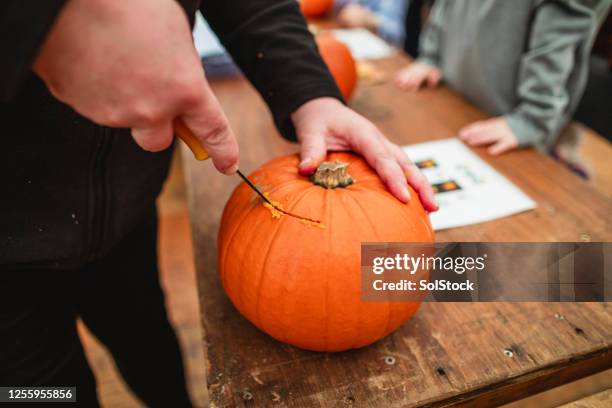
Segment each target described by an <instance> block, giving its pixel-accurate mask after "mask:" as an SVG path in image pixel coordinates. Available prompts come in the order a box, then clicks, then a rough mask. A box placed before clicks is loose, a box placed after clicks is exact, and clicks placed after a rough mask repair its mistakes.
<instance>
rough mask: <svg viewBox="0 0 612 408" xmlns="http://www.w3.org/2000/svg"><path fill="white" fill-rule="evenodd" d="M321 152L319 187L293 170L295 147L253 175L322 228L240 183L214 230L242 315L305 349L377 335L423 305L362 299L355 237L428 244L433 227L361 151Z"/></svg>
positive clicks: (362, 342)
mask: <svg viewBox="0 0 612 408" xmlns="http://www.w3.org/2000/svg"><path fill="white" fill-rule="evenodd" d="M327 159H328V160H330V161H331V162H326V163H323V164H322V165H321V166H320V167H319V170H321V169H323V166H326V167H325V169H324V170H326V171H327V173H326V176H325V177H322V178H319V179H316V178H315V180H314V181H315V182H317V183H321V184H322V185H323V186H321V185H316V184H314V182H313V181H311V180H310V179H309V178H308V177H304V176H300V175H299V174H298V171H297V168H298V163H299V157H298V156H297V155H291V156H285V157H281V158H278V159H276V160H272V161H270V162H268V163H267V164H265V165H263V166H262V167H260V168H259V169H258V170H256V171H255V172H254V173H252V174H251V175H250V179H251V180H253V181H254V182H255V183H256V184H257V185H258V186H260V187H261V188H262V190H263V191H265V192H267V193H268V194H269V197H270V199H271V200H273V201H276V202H277V203H278V204H280V205H281V206H282V208H284V209H285V210H288V211H291V212H292V213H295V214H299V215H301V216H304V217H309V218H312V219H316V220H320V221H321V222H322V223H323V224H324V228H319V227H317V226H316V225H310V224H308V223H304V222H303V221H302V220H299V219H297V218H293V217H290V216H288V215H281V214H278V213H276V214H273V211H271V210H270V208H266V207H264V205H263V203H262V200H261V199H259V198H258V197H257V196H256V195H254V193H253V192H252V191H251V190H250V189H249V187H248V186H247V185H246V184H244V183H242V184H240V185H239V186H238V187H237V188H236V190H234V192H233V194H232V196H231V198H230V199H229V201H228V203H227V205H226V207H225V210H224V212H223V218H222V220H221V228H220V231H219V240H218V247H219V257H218V259H219V274H220V279H221V282H222V285H223V288H224V289H225V291H226V293H227V295H228V296H229V298H230V299H231V301H232V303H233V304H234V305H235V306H236V308H237V309H238V310H239V311H240V313H242V315H243V316H244V317H246V318H247V319H248V320H249V321H251V322H252V323H253V324H254V325H255V326H257V327H258V328H259V329H261V330H263V331H264V332H266V333H268V334H269V335H270V336H272V337H274V338H276V339H278V340H280V341H283V342H286V343H289V344H292V345H294V346H297V347H300V348H304V349H309V350H315V351H342V350H347V349H352V348H358V347H363V346H366V345H368V344H371V343H373V342H375V341H377V340H379V339H381V338H383V337H384V336H386V335H387V334H389V333H391V332H393V331H394V330H395V329H397V328H398V327H399V326H400V325H401V324H402V323H404V322H405V321H406V320H407V319H409V318H410V317H411V316H412V315H413V314H414V313H415V312H416V310H417V309H418V307H419V305H420V302H363V301H362V300H361V265H360V263H361V262H360V261H361V257H360V255H361V245H360V244H361V243H362V242H392V241H397V242H433V239H434V233H433V231H432V228H431V224H430V223H429V218H428V215H427V213H426V212H425V210H424V209H423V207H422V205H421V203H420V201H419V200H418V199H417V198H416V197H418V195H417V194H416V193H415V192H414V191H411V193H412V197H414V198H413V199H412V200H410V202H409V203H408V204H404V203H401V202H400V201H398V200H397V199H396V198H395V197H393V196H392V195H391V193H389V192H388V191H387V189H386V187H385V186H384V184H383V183H382V182H381V180H380V179H379V177H378V176H377V175H376V173H375V172H374V170H372V169H371V168H370V167H369V166H368V164H367V163H366V162H365V161H364V160H363V159H362V158H360V157H359V156H356V155H353V154H351V153H330V154H329V155H328V157H327ZM339 163H340V164H339ZM347 165H348V166H347ZM317 174H318V173H317ZM322 174H325V172H323V173H322ZM351 177H352V178H351ZM351 181H352V183H351ZM334 183H336V184H337V187H336V188H333V189H331V188H329V187H331V186H332V185H334Z"/></svg>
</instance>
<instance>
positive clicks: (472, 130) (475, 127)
mask: <svg viewBox="0 0 612 408" xmlns="http://www.w3.org/2000/svg"><path fill="white" fill-rule="evenodd" d="M459 138H460V139H461V140H463V141H464V142H465V143H467V144H468V145H470V146H489V145H490V147H489V148H488V149H487V151H488V152H489V154H491V155H493V156H497V155H499V154H502V153H504V152H507V151H509V150H512V149H514V148H516V147H517V146H518V140H517V138H516V135H515V134H514V132H513V131H512V129H510V126H508V122H507V121H506V119H504V118H503V117H498V118H493V119H488V120H483V121H480V122H474V123H472V124H470V125H467V126H466V127H464V128H463V129H461V130H460V131H459Z"/></svg>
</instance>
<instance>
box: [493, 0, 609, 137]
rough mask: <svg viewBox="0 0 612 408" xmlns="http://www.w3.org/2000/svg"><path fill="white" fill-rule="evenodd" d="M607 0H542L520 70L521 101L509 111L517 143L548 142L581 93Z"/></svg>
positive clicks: (563, 122) (567, 117) (559, 127)
mask: <svg viewBox="0 0 612 408" xmlns="http://www.w3.org/2000/svg"><path fill="white" fill-rule="evenodd" d="M609 5H610V2H609V0H592V1H590V2H585V1H575V0H556V1H546V2H543V3H542V5H541V6H540V7H539V9H538V10H537V11H536V14H535V17H534V20H533V23H532V28H531V35H530V38H529V44H528V50H527V52H526V53H525V54H524V56H523V59H522V62H521V65H520V70H519V73H518V83H517V85H518V86H517V93H518V96H519V99H520V103H519V105H518V106H517V107H516V108H515V109H514V111H513V112H512V113H510V114H508V115H506V116H505V119H506V120H507V123H508V125H509V127H510V129H511V130H512V132H513V133H514V135H515V136H516V139H517V142H518V144H519V145H537V146H545V147H550V146H551V145H552V144H554V142H555V140H556V137H557V135H558V133H559V131H560V130H561V129H562V127H563V126H565V125H566V124H567V121H568V120H569V118H570V116H571V114H572V113H573V112H572V111H573V110H574V109H575V106H576V103H577V102H578V99H579V98H580V96H581V94H582V92H583V90H584V86H585V82H586V75H581V76H580V77H577V75H578V74H579V73H581V72H585V69H586V64H587V63H588V53H589V50H590V48H591V46H592V41H593V38H594V35H595V33H596V30H597V26H598V22H599V21H600V20H601V18H602V17H603V16H604V15H605V11H606V10H607V9H608V8H609Z"/></svg>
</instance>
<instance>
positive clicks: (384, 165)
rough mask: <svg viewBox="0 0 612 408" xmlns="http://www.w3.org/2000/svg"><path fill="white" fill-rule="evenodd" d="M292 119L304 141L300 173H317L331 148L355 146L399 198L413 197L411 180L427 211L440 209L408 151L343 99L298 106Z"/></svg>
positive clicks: (299, 136)
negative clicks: (394, 142)
mask: <svg viewBox="0 0 612 408" xmlns="http://www.w3.org/2000/svg"><path fill="white" fill-rule="evenodd" d="M291 119H292V120H293V124H294V126H295V129H296V132H297V137H298V140H299V141H300V143H301V145H302V146H301V163H300V169H299V170H300V174H303V175H310V174H312V173H314V172H315V170H316V169H317V167H318V166H319V164H320V163H321V162H322V161H323V160H324V159H325V156H326V154H327V151H328V150H335V151H339V150H353V151H355V152H357V153H359V154H361V155H362V156H363V157H364V158H365V159H366V161H367V162H368V163H369V164H370V166H372V168H374V169H375V170H376V172H377V173H378V175H379V176H380V178H381V179H382V180H383V181H384V183H385V184H386V185H387V187H388V188H389V190H390V191H391V193H393V195H395V196H396V197H397V198H398V199H400V200H401V201H403V202H407V201H408V200H410V193H409V192H408V183H410V185H411V186H412V187H413V188H414V189H415V190H416V191H417V192H418V193H419V196H420V198H421V202H422V203H423V206H424V207H425V209H426V210H427V211H436V210H437V209H438V205H437V204H436V202H435V200H434V194H433V190H432V188H431V186H430V185H429V183H428V182H427V180H426V179H425V177H424V176H423V175H422V174H421V172H420V171H419V169H418V168H417V166H416V165H415V164H414V163H412V162H411V161H410V160H409V159H408V157H407V156H406V154H405V153H404V151H403V150H402V149H401V148H400V147H399V146H397V145H396V144H393V143H391V142H390V141H389V140H388V139H387V138H386V137H385V136H383V134H382V133H380V131H379V130H378V129H377V128H376V126H374V124H372V123H371V122H370V121H369V120H367V119H365V118H364V117H362V116H360V115H359V114H357V113H355V112H354V111H352V110H351V109H349V108H347V107H346V106H344V105H343V104H342V103H340V101H338V100H336V99H333V98H318V99H313V100H312V101H310V102H307V103H305V104H304V105H302V106H301V107H300V108H299V109H298V110H296V111H295V112H294V113H293V114H292V115H291Z"/></svg>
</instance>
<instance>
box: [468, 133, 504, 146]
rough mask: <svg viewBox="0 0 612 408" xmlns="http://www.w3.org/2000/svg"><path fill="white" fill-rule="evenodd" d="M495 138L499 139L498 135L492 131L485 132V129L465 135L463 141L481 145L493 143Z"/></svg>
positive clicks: (472, 144) (471, 144)
mask: <svg viewBox="0 0 612 408" xmlns="http://www.w3.org/2000/svg"><path fill="white" fill-rule="evenodd" d="M497 140H499V135H497V134H495V133H493V132H487V131H486V130H482V131H480V132H478V133H474V134H473V135H470V136H469V137H467V138H466V139H465V142H466V143H467V144H468V145H470V146H483V145H489V144H491V143H494V142H496V141H497Z"/></svg>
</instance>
